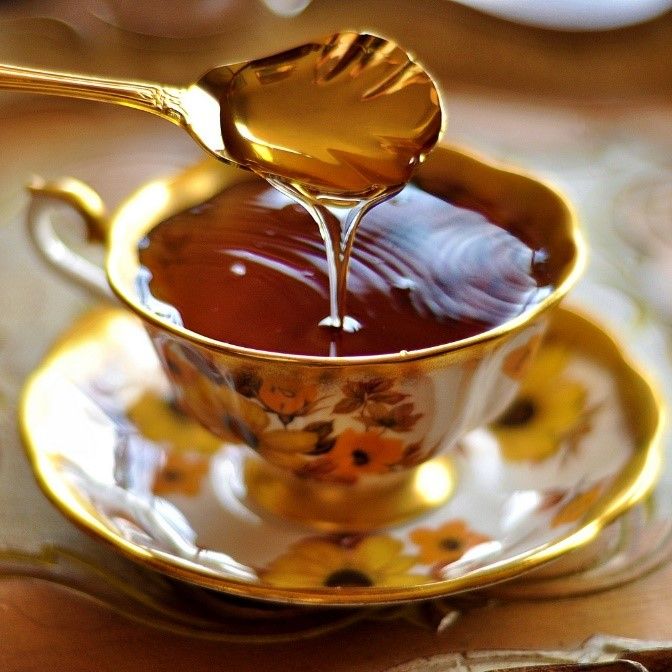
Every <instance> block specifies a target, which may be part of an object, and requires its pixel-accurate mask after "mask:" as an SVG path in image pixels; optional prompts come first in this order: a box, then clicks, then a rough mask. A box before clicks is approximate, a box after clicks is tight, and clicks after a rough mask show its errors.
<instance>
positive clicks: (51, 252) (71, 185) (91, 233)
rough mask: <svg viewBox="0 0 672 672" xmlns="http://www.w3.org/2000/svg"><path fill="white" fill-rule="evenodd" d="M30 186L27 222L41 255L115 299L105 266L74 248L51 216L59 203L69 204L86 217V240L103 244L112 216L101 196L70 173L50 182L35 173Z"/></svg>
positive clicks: (95, 291) (99, 294) (65, 273)
mask: <svg viewBox="0 0 672 672" xmlns="http://www.w3.org/2000/svg"><path fill="white" fill-rule="evenodd" d="M28 190H29V191H30V194H31V200H30V205H29V208H28V212H27V215H26V226H27V228H28V233H29V234H30V238H31V240H32V242H33V244H34V246H35V248H36V249H37V251H38V252H39V253H40V255H41V256H42V257H43V258H44V259H45V260H46V261H47V263H48V264H49V265H50V266H51V267H52V268H54V269H55V270H56V271H58V272H59V273H60V274H61V275H63V276H65V277H66V278H68V279H69V280H72V281H74V282H75V283H76V284H78V285H80V286H82V287H84V288H86V289H87V290H89V291H90V292H92V293H93V294H94V295H95V296H97V297H102V298H104V299H106V300H108V301H115V302H116V297H115V296H114V294H113V292H112V290H111V289H110V286H109V284H108V282H107V277H106V275H105V271H104V269H103V268H102V267H100V266H99V265H98V264H95V263H93V262H91V261H89V260H88V259H86V258H85V257H83V256H82V255H81V254H79V253H78V252H75V251H74V250H72V249H71V248H70V247H69V246H68V245H67V243H66V242H64V241H63V240H62V239H61V238H60V236H59V235H58V234H57V233H56V231H55V229H54V226H53V222H52V217H51V216H52V213H53V211H54V210H55V209H56V208H58V206H62V205H63V204H65V205H69V206H70V207H71V208H72V209H73V210H75V212H77V213H78V214H79V215H80V217H81V218H82V219H83V221H84V224H85V225H86V236H87V240H88V241H90V242H97V243H101V244H103V245H104V244H105V243H106V241H107V234H108V230H109V219H108V217H107V214H106V211H105V206H104V204H103V201H102V199H101V198H100V196H99V195H98V194H97V193H96V192H95V191H94V190H93V189H92V188H91V187H90V186H88V185H87V184H85V183H84V182H81V181H80V180H76V179H74V178H71V177H65V178H61V179H58V180H54V181H49V182H47V181H45V180H43V179H42V178H40V177H35V178H33V180H32V181H31V183H30V184H29V185H28Z"/></svg>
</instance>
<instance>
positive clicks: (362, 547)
mask: <svg viewBox="0 0 672 672" xmlns="http://www.w3.org/2000/svg"><path fill="white" fill-rule="evenodd" d="M402 551H403V544H402V542H401V541H399V540H397V539H393V538H392V537H387V536H383V535H380V536H373V537H365V538H364V539H362V540H361V541H358V542H357V543H354V544H346V543H343V542H342V541H341V542H339V540H333V539H328V538H326V539H324V538H312V539H303V540H301V541H299V542H298V543H296V544H294V545H293V546H292V547H291V548H290V549H289V550H288V551H287V553H285V554H284V555H282V556H280V557H279V558H276V559H275V560H274V561H273V562H271V564H270V565H269V566H268V567H267V568H266V569H265V570H264V571H263V572H262V573H261V574H262V578H263V580H264V581H266V582H267V583H270V584H272V585H274V586H280V587H288V588H293V587H302V588H346V587H347V588H360V587H361V588H366V587H370V586H388V587H389V586H414V585H418V584H420V583H425V582H426V581H427V578H426V577H423V576H421V575H417V574H410V573H409V572H408V570H409V569H410V568H411V567H413V565H415V564H416V562H417V558H415V557H413V556H409V555H405V554H404V553H403V552H402Z"/></svg>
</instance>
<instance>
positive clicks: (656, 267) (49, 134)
mask: <svg viewBox="0 0 672 672" xmlns="http://www.w3.org/2000/svg"><path fill="white" fill-rule="evenodd" d="M26 4H27V5H30V12H31V13H32V15H31V16H27V15H23V14H16V13H14V11H13V10H12V9H11V8H10V9H7V8H4V9H3V10H2V11H3V12H5V14H2V13H0V31H2V33H3V40H2V43H0V61H5V62H15V63H32V64H38V63H39V64H42V65H49V66H51V67H61V68H68V67H69V68H73V69H74V68H77V67H80V69H81V68H83V66H81V64H82V63H86V64H87V68H86V69H87V70H90V71H105V72H108V73H117V74H119V75H124V76H129V75H131V76H137V77H148V76H152V77H154V78H156V79H166V81H167V80H168V79H169V77H175V78H176V79H180V78H182V77H184V76H185V73H191V74H193V72H198V71H200V70H204V69H205V68H206V67H207V65H208V64H212V62H214V60H213V59H216V60H217V61H218V62H221V60H231V61H235V60H236V58H235V56H236V54H240V53H245V49H248V50H249V49H250V46H249V45H250V44H255V45H256V49H257V51H258V50H259V44H260V43H263V44H265V45H266V44H268V45H269V46H268V49H265V51H273V50H274V49H276V48H278V47H279V46H286V44H288V43H291V42H296V40H297V39H298V37H299V36H309V35H314V34H316V32H317V33H318V34H319V33H320V32H327V31H328V30H329V29H331V28H333V27H334V26H337V25H343V24H344V23H348V24H349V25H369V26H373V27H377V28H378V29H379V30H380V31H381V32H386V33H388V34H392V35H394V36H396V37H397V39H399V40H400V41H402V42H404V43H405V44H406V43H408V44H409V46H411V47H412V48H414V49H415V51H416V52H417V53H419V54H420V55H421V57H422V58H423V60H424V61H425V62H426V63H427V64H428V65H429V66H430V67H431V68H432V69H433V71H434V72H435V73H436V74H437V76H438V77H439V79H440V81H441V83H442V85H443V88H444V90H445V91H446V95H447V99H448V107H449V109H450V114H451V116H450V126H449V130H448V133H447V138H448V139H449V140H451V141H455V142H458V143H461V144H465V145H468V146H470V147H473V148H476V149H478V150H481V151H483V152H484V153H487V154H488V155H490V156H494V157H496V158H499V159H504V160H506V161H509V162H513V163H516V164H518V165H521V166H525V167H527V168H531V169H533V170H534V171H536V172H537V173H538V174H540V175H541V176H543V177H545V178H548V179H549V180H551V181H552V182H554V183H555V184H557V185H559V186H560V187H561V188H562V189H563V190H564V191H565V192H566V193H567V194H568V195H569V197H570V198H571V199H572V201H573V202H574V203H575V205H576V208H577V210H578V213H579V216H580V217H581V219H582V221H583V223H584V225H585V227H586V230H587V234H588V238H589V243H590V246H591V251H592V254H591V263H590V267H589V270H588V273H587V275H586V278H585V279H584V280H583V281H582V282H581V283H580V285H579V287H578V288H577V290H576V291H575V292H574V293H573V294H572V297H571V301H572V302H574V303H576V304H578V305H580V306H582V307H584V308H587V309H588V310H591V311H593V312H594V313H595V314H597V315H599V317H600V318H601V319H602V321H604V322H605V323H606V324H608V325H609V326H610V327H611V328H612V329H613V330H615V331H616V333H618V334H619V336H620V337H621V338H622V340H623V341H624V343H625V344H626V346H627V348H628V349H629V350H630V351H631V352H632V353H633V354H634V355H635V356H636V357H637V358H638V359H639V360H640V361H641V362H642V363H643V364H644V365H645V366H648V367H649V368H650V369H651V370H652V371H653V372H654V373H655V375H656V377H657V378H658V380H659V382H660V385H661V387H662V389H663V392H664V394H665V395H666V397H667V398H668V399H672V290H670V289H669V288H670V287H671V286H672V233H671V232H672V186H670V185H672V179H671V178H672V161H671V160H670V157H671V156H672V114H671V113H672V103H670V100H671V98H670V90H671V89H672V76H671V75H670V69H669V64H668V63H667V60H669V59H667V60H666V58H665V57H664V54H665V53H666V52H665V51H664V50H665V48H666V45H669V38H670V37H671V36H672V15H667V16H664V17H661V18H659V19H656V20H654V21H651V22H649V23H648V24H645V25H642V26H636V27H632V28H629V29H624V30H622V31H612V32H609V33H601V34H595V35H588V36H587V35H584V34H574V33H555V32H550V31H544V30H541V29H535V28H530V27H522V26H517V25H514V24H509V23H506V22H504V21H501V20H498V19H494V18H491V17H487V16H485V15H482V14H480V13H478V12H475V11H473V10H468V9H466V8H464V7H461V6H458V5H453V4H451V3H448V2H444V1H443V0H427V2H426V3H425V4H423V5H422V7H423V9H422V11H420V12H419V15H418V16H416V17H414V19H413V23H412V25H411V22H410V12H411V10H412V8H413V2H412V0H407V1H406V2H400V3H398V9H397V11H396V12H395V13H392V12H389V11H384V10H385V8H386V7H389V5H386V4H385V3H383V2H382V0H381V1H377V0H371V2H362V3H359V4H357V6H356V7H353V8H352V9H351V10H350V9H341V10H338V9H335V8H334V6H333V4H331V3H326V2H315V3H314V4H313V5H311V6H310V7H309V9H308V10H307V11H306V12H305V13H304V14H302V15H301V16H299V17H297V18H296V19H291V20H287V19H279V18H274V17H270V16H268V17H265V18H264V17H262V18H260V19H259V20H258V21H257V22H256V23H254V24H253V25H247V24H246V32H245V35H244V36H241V31H240V30H234V29H233V28H232V30H231V31H229V32H228V33H226V34H224V35H222V36H221V38H226V39H219V40H215V39H214V38H213V37H207V38H203V40H201V41H200V42H198V43H197V46H194V44H195V43H194V41H193V40H168V39H165V38H160V37H158V38H157V37H155V38H147V37H143V36H141V35H138V34H137V33H134V32H133V31H132V30H121V29H119V28H118V27H116V26H114V25H111V24H110V23H108V22H105V21H103V20H101V19H100V18H96V16H95V15H94V14H89V13H87V12H86V11H82V12H81V13H79V14H78V13H73V12H71V11H70V10H67V11H66V9H64V7H65V6H66V5H67V3H57V2H52V3H39V2H34V3H26ZM91 4H95V3H91ZM84 5H85V6H87V7H88V6H89V5H88V4H87V3H83V6H84ZM339 11H340V14H339V13H338V12H339ZM349 12H351V13H349ZM36 16H37V17H38V18H36ZM39 17H42V18H39ZM45 17H46V18H45ZM404 38H405V39H404ZM36 45H39V49H38V48H37V47H36ZM474 45H475V47H474ZM248 53H249V51H248ZM168 73H170V75H169V74H168ZM0 117H1V118H2V123H1V124H0V147H2V157H3V160H2V162H1V163H0V287H2V290H1V291H0V613H1V616H0V669H1V670H3V671H4V670H7V671H14V670H43V669H49V670H52V672H59V671H60V670H63V671H65V670H68V671H69V672H73V671H76V670H91V669H98V670H113V669H114V670H117V669H142V670H154V669H156V670H158V669H161V670H168V669H190V670H193V671H197V670H206V669H217V670H218V669H236V670H248V669H249V670H266V669H269V670H271V669H273V670H295V669H303V670H312V669H315V670H318V669H319V670H334V671H335V670H352V671H356V670H362V671H367V672H371V671H374V670H376V671H377V670H384V669H387V668H390V667H394V666H396V665H400V664H402V663H405V662H407V661H414V660H416V662H415V663H411V664H410V666H409V667H408V668H407V669H409V670H410V669H412V670H423V669H424V670H428V669H445V670H447V669H451V670H452V669H471V668H467V667H462V668H458V667H453V666H452V665H453V664H452V663H450V664H449V662H448V659H447V658H436V656H441V655H444V656H445V655H446V654H449V653H450V652H465V651H469V652H475V651H482V650H504V649H531V650H557V649H561V650H563V651H571V650H574V649H577V647H580V646H581V645H582V643H583V642H585V640H587V639H588V638H590V637H592V636H594V635H606V636H609V637H629V638H637V639H642V640H661V641H662V640H672V627H671V626H670V623H671V622H672V600H670V599H669V596H670V589H669V586H670V584H671V583H672V565H670V564H669V563H668V556H669V552H670V550H672V541H671V540H672V532H671V531H670V525H672V523H671V522H670V521H672V516H670V513H671V512H672V475H670V472H671V471H672V469H670V468H669V467H667V468H666V470H665V472H664V474H663V477H662V480H661V484H660V485H659V487H658V488H657V490H656V492H655V493H654V495H653V497H652V498H651V499H650V500H649V501H647V502H646V503H644V504H642V505H640V506H638V507H637V508H636V509H635V510H634V511H633V512H632V513H630V514H629V515H626V516H625V517H624V518H623V519H621V520H619V521H617V522H616V523H615V524H614V525H612V526H611V528H610V529H609V530H608V531H607V532H606V533H605V534H603V535H602V536H601V537H600V539H598V541H597V542H595V543H594V544H592V545H591V546H590V547H588V548H587V549H584V550H582V551H580V552H578V553H576V554H574V555H573V556H572V557H570V558H567V559H563V560H561V561H560V563H559V564H556V565H554V566H551V567H550V568H549V569H546V570H543V571H542V573H540V574H537V575H535V576H532V577H530V578H527V579H523V580H521V581H516V582H513V583H510V584H504V585H502V586H499V587H494V588H492V589H488V590H485V591H480V592H477V593H472V594H466V595H463V596H457V597H455V598H446V599H443V600H438V601H436V602H432V603H426V604H419V605H418V604H411V605H401V606H396V607H387V608H380V609H368V610H343V611H337V610H332V611H324V612H320V613H315V612H306V611H301V610H295V609H286V608H285V609H273V608H265V609H261V608H259V607H257V606H256V605H248V604H245V603H239V602H232V601H227V600H226V598H218V597H216V596H213V595H211V594H209V593H206V592H205V591H198V590H194V589H187V588H185V587H181V586H179V585H176V584H174V583H172V582H169V581H167V580H166V579H164V578H162V577H156V576H150V575H148V573H146V572H145V571H144V570H142V568H138V567H136V566H134V565H133V564H132V563H130V562H129V561H126V560H123V559H122V558H120V557H118V556H117V555H116V554H115V553H114V551H112V550H111V549H108V548H106V547H103V546H102V545H101V544H99V543H98V542H97V541H96V540H95V539H91V538H89V537H87V536H86V535H85V534H83V533H82V532H81V531H79V530H77V529H75V528H74V526H73V525H71V524H70V523H69V522H68V521H67V520H65V519H63V518H62V517H61V516H60V514H58V513H57V512H56V511H55V510H54V509H53V507H52V506H51V505H50V504H49V503H48V502H47V501H46V499H45V498H44V496H43V495H42V494H41V492H40V491H39V490H38V488H37V485H36V484H35V481H34V479H33V476H32V473H31V472H30V468H29V466H28V463H27V461H26V458H25V455H24V453H23V451H22V448H21V442H20V438H19V436H18V432H17V429H16V421H15V418H16V409H17V404H18V397H19V394H20V390H21V387H22V384H23V381H24V380H25V377H26V376H27V375H28V374H29V372H30V371H31V370H32V369H33V368H34V367H35V366H36V365H37V364H38V363H39V361H40V359H41V357H42V356H43V354H44V353H45V351H46V350H47V349H48V347H49V345H50V344H51V343H52V342H53V341H54V340H55V339H56V338H57V336H58V335H59V334H60V333H62V332H63V331H64V330H65V329H66V328H67V326H68V325H69V324H70V323H71V322H72V320H73V319H74V318H75V316H76V315H78V314H80V313H82V312H83V311H85V310H86V309H87V308H88V307H89V306H91V305H92V301H91V299H90V298H89V297H87V296H86V295H84V294H83V293H81V292H78V291H76V290H73V289H72V288H71V287H69V286H68V285H66V284H65V283H64V282H61V281H60V280H58V279H55V278H54V277H53V275H51V274H50V273H49V271H47V270H46V269H45V268H44V267H43V266H41V265H40V263H39V262H38V261H37V260H36V258H35V255H34V254H33V253H32V251H31V250H30V249H29V246H28V243H27V241H26V239H25V236H24V232H23V226H22V213H23V211H24V209H25V205H26V196H25V193H24V190H23V185H24V184H25V183H26V181H27V179H28V177H29V176H30V175H31V174H34V173H41V174H43V175H45V176H47V177H55V176H58V175H60V174H63V173H66V172H67V173H69V174H72V175H75V176H77V177H80V178H83V179H86V180H88V181H89V182H91V184H93V185H94V186H95V187H96V188H97V189H99V190H100V192H101V194H102V195H103V197H104V198H105V200H106V202H107V203H108V204H109V205H110V206H113V205H114V204H115V203H117V202H118V201H119V200H120V199H121V198H122V197H123V195H124V194H126V193H128V192H129V191H130V190H131V189H132V188H133V186H134V185H137V184H139V183H140V182H142V181H143V180H144V179H146V178H147V177H149V176H152V175H158V174H166V173H169V172H173V171H175V170H177V169H179V168H180V167H182V166H185V165H188V164H189V163H191V162H193V161H194V160H195V159H196V158H197V157H198V156H199V151H198V149H197V148H195V147H194V146H193V144H192V143H191V141H190V140H189V139H188V138H186V136H185V135H183V134H182V133H181V132H180V131H179V130H177V129H175V128H173V127H171V126H169V125H167V124H164V123H163V122H161V121H158V120H154V119H153V118H150V117H148V116H143V115H141V114H139V113H135V112H132V111H125V110H117V109H108V108H105V107H104V106H97V105H94V104H87V103H74V102H73V103H70V102H63V101H58V100H55V99H54V100H48V99H37V98H26V97H20V96H17V95H14V94H4V95H3V97H2V98H0ZM157 147H160V148H161V151H160V152H157V149H156V148H157ZM665 441H666V446H667V448H668V449H669V448H672V443H671V442H670V432H669V431H668V433H667V435H666V437H665ZM593 641H595V640H593ZM427 658H430V659H431V658H434V663H435V664H436V665H443V668H441V667H436V665H435V667H432V666H431V665H432V663H431V661H427V660H424V659H427ZM417 659H423V660H420V661H417ZM530 660H532V659H530ZM540 660H541V659H540ZM442 661H443V662H442ZM449 665H450V666H449ZM464 665H465V666H466V663H464ZM474 665H475V664H474ZM490 667H495V665H494V664H493V665H491V666H490ZM473 669H477V668H476V667H475V666H474V667H473ZM478 669H487V667H480V668H478Z"/></svg>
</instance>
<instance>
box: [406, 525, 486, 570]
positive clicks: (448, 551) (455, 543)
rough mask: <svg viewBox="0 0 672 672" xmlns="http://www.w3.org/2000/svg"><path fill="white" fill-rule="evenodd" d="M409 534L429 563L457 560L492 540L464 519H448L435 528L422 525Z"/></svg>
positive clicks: (445, 562) (423, 559)
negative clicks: (476, 530) (472, 527)
mask: <svg viewBox="0 0 672 672" xmlns="http://www.w3.org/2000/svg"><path fill="white" fill-rule="evenodd" d="M409 536H410V538H411V541H412V542H413V543H414V544H417V545H418V546H419V547H420V559H421V560H422V562H424V563H426V564H428V565H431V564H434V563H437V562H439V563H442V564H448V563H450V562H455V560H458V559H459V558H461V557H462V556H463V555H464V554H465V553H466V552H467V551H468V550H469V549H470V548H472V547H473V546H477V545H478V544H482V543H483V542H485V541H490V537H486V536H485V535H483V534H479V533H478V532H475V531H474V530H472V529H470V528H469V527H468V526H467V524H466V523H465V522H464V521H463V520H451V521H448V522H447V523H445V524H444V525H442V526H441V527H439V528H436V529H434V530H432V529H429V528H426V527H420V528H418V529H416V530H413V531H412V532H411V534H410V535H409Z"/></svg>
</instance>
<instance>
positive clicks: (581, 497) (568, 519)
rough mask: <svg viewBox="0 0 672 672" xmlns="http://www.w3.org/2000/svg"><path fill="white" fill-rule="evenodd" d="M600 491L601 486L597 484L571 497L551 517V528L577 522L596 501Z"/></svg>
mask: <svg viewBox="0 0 672 672" xmlns="http://www.w3.org/2000/svg"><path fill="white" fill-rule="evenodd" d="M601 490H602V486H601V485H599V484H598V485H595V486H593V487H592V488H590V489H589V490H586V491H585V492H580V493H579V494H578V495H576V496H575V497H573V498H572V499H571V500H570V501H569V502H567V504H565V505H564V506H563V507H562V508H561V509H560V511H558V512H557V513H556V514H555V516H553V520H552V521H551V527H558V526H559V525H566V524H567V523H573V522H575V521H577V520H579V519H580V518H581V517H582V516H583V515H584V514H585V513H586V512H587V511H588V509H590V507H591V506H592V505H593V504H594V503H595V502H596V501H597V499H598V497H599V496H600V491H601Z"/></svg>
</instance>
